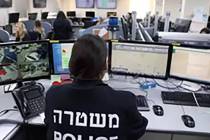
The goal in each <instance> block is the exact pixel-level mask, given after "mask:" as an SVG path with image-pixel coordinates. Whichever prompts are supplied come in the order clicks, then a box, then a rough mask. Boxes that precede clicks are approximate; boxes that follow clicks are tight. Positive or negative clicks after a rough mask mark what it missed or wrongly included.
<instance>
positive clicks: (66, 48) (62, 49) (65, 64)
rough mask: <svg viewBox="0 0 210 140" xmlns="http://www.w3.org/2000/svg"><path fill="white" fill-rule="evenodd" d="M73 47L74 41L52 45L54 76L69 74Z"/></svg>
mask: <svg viewBox="0 0 210 140" xmlns="http://www.w3.org/2000/svg"><path fill="white" fill-rule="evenodd" d="M73 45H74V41H63V42H61V41H60V42H55V43H52V44H51V47H52V55H53V73H54V74H68V73H69V60H70V57H71V51H72V48H73Z"/></svg>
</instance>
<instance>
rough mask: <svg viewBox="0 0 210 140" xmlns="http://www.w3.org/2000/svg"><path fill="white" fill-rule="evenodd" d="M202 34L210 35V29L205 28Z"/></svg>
mask: <svg viewBox="0 0 210 140" xmlns="http://www.w3.org/2000/svg"><path fill="white" fill-rule="evenodd" d="M200 33H201V34H210V29H209V28H207V27H205V28H203V29H201V31H200Z"/></svg>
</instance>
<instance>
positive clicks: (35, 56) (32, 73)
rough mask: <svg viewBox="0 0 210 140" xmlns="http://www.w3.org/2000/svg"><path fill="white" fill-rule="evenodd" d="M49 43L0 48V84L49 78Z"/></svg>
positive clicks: (6, 45)
mask: <svg viewBox="0 0 210 140" xmlns="http://www.w3.org/2000/svg"><path fill="white" fill-rule="evenodd" d="M48 49H49V43H48V42H37V43H36V42H31V43H15V44H2V45H1V46H0V84H1V83H12V82H16V81H24V80H30V79H37V78H41V77H48V76H50V64H49V51H48Z"/></svg>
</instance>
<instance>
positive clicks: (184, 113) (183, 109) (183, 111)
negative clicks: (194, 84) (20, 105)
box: [181, 105, 186, 115]
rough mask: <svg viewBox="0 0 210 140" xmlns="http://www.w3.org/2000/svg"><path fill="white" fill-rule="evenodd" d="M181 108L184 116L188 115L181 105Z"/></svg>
mask: <svg viewBox="0 0 210 140" xmlns="http://www.w3.org/2000/svg"><path fill="white" fill-rule="evenodd" d="M181 108H182V111H183V113H184V115H186V113H185V110H184V107H183V106H182V105H181Z"/></svg>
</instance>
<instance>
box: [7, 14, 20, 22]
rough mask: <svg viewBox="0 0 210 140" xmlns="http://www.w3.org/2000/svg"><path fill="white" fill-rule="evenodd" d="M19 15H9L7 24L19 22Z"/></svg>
mask: <svg viewBox="0 0 210 140" xmlns="http://www.w3.org/2000/svg"><path fill="white" fill-rule="evenodd" d="M19 16H20V13H9V24H10V23H17V22H18V21H19Z"/></svg>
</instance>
